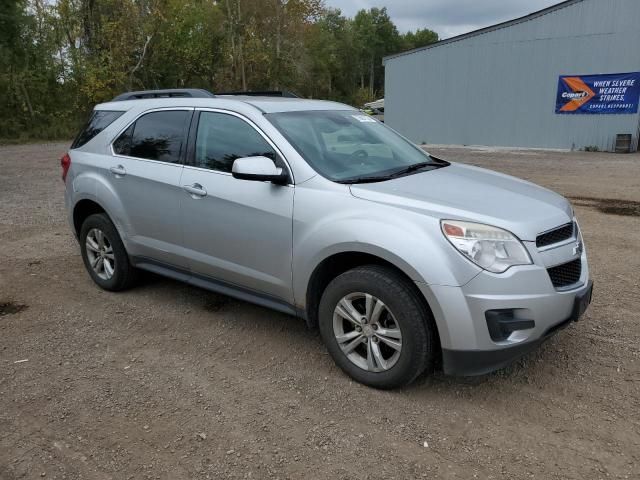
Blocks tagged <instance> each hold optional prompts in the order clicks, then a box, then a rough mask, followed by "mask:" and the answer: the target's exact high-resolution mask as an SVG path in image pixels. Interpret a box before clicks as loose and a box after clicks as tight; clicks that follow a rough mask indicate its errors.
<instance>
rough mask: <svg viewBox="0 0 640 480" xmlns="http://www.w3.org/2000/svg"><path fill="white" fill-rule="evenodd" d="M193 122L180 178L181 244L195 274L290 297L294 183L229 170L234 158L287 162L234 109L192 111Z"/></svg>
mask: <svg viewBox="0 0 640 480" xmlns="http://www.w3.org/2000/svg"><path fill="white" fill-rule="evenodd" d="M194 125H195V126H196V128H194V129H192V131H193V133H194V135H192V137H194V136H195V139H193V140H192V146H193V152H192V153H191V154H190V157H191V158H190V162H189V164H187V165H186V166H185V168H184V173H183V175H182V182H181V183H182V186H183V188H185V190H184V191H183V192H182V212H181V213H182V214H181V218H182V222H183V224H182V225H183V230H184V245H185V247H186V249H187V250H188V252H189V256H190V257H191V260H190V265H191V272H192V274H193V276H194V278H197V277H198V276H202V277H206V278H207V279H214V280H222V281H223V282H226V283H228V284H232V285H233V286H236V287H238V286H240V287H243V288H244V289H247V290H249V291H250V293H253V294H258V295H260V294H264V295H267V296H268V297H270V298H271V299H273V300H283V301H285V302H287V303H292V300H293V299H292V293H291V259H292V231H293V193H294V187H293V185H274V184H273V183H270V182H257V181H249V180H238V179H236V178H233V176H232V175H231V167H232V165H233V161H234V160H235V159H236V158H241V157H248V156H256V155H262V156H266V157H269V158H271V159H273V160H274V161H275V162H276V164H278V166H282V167H283V168H285V169H287V170H288V167H287V165H286V163H285V162H284V160H283V159H282V156H281V155H280V153H278V152H277V150H276V148H275V146H274V144H273V143H272V142H271V141H270V140H269V139H268V138H267V137H266V135H265V134H264V133H263V132H261V131H260V130H259V129H258V128H257V127H256V126H255V125H253V124H252V123H251V122H250V121H248V120H247V119H246V118H243V117H241V116H239V115H237V114H234V113H231V112H224V111H196V114H195V116H194ZM273 297H275V298H273Z"/></svg>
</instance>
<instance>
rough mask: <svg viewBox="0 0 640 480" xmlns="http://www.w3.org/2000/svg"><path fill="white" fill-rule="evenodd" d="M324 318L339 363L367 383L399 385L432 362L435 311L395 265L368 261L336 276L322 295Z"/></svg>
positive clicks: (326, 336)
mask: <svg viewBox="0 0 640 480" xmlns="http://www.w3.org/2000/svg"><path fill="white" fill-rule="evenodd" d="M319 322H320V325H319V326H320V333H321V335H322V339H323V341H324V343H325V345H326V346H327V349H328V350H329V353H330V354H331V356H332V357H333V359H334V361H335V362H336V364H337V365H338V366H339V367H340V368H341V369H342V370H344V371H345V372H346V373H347V374H348V375H349V376H351V377H352V378H353V379H355V380H357V381H358V382H361V383H364V384H365V385H369V386H371V387H375V388H383V389H388V388H396V387H400V386H403V385H407V384H409V383H411V382H412V381H413V380H415V379H416V377H418V376H419V375H420V374H421V373H423V372H424V371H425V369H427V368H429V369H430V368H432V366H433V363H434V360H435V355H436V351H437V342H436V329H435V326H434V323H433V320H432V318H431V313H430V312H429V311H428V309H427V308H426V307H425V305H424V304H423V302H422V301H421V300H420V298H418V296H417V293H416V292H415V291H414V289H413V288H412V285H411V284H410V282H409V281H408V280H407V279H405V278H404V277H403V276H401V275H400V274H398V273H396V272H395V271H394V270H392V269H390V268H387V267H383V266H378V265H369V266H364V267H358V268H355V269H353V270H349V271H347V272H345V273H343V274H342V275H339V276H338V277H336V278H335V279H334V280H333V281H331V283H329V285H328V286H327V288H326V290H325V291H324V293H323V295H322V299H321V301H320V311H319Z"/></svg>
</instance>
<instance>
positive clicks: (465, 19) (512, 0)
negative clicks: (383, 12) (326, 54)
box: [325, 0, 561, 39]
mask: <svg viewBox="0 0 640 480" xmlns="http://www.w3.org/2000/svg"><path fill="white" fill-rule="evenodd" d="M560 1H561V0H325V3H326V4H327V5H328V6H330V7H334V8H339V9H340V10H342V14H343V15H346V16H348V17H353V16H354V15H355V14H356V12H357V11H358V10H361V9H363V8H364V9H369V8H371V7H378V8H382V7H387V12H388V13H389V16H390V17H391V19H392V20H393V22H394V23H395V24H396V26H397V27H398V30H400V31H401V32H406V31H408V30H416V29H418V28H429V29H431V30H434V31H435V32H436V33H438V35H439V36H440V39H445V38H449V37H453V36H455V35H460V34H462V33H466V32H470V31H472V30H477V29H478V28H482V27H487V26H489V25H493V24H496V23H500V22H504V21H506V20H511V19H514V18H517V17H522V16H523V15H527V14H529V13H531V12H535V11H537V10H541V9H543V8H546V7H548V6H550V5H554V4H557V3H560Z"/></svg>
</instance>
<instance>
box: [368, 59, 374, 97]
mask: <svg viewBox="0 0 640 480" xmlns="http://www.w3.org/2000/svg"><path fill="white" fill-rule="evenodd" d="M374 63H375V57H374V56H373V55H372V56H371V70H370V71H369V93H371V96H373V92H374V91H375V86H374V84H373V82H374V81H375V73H374V72H375V66H374Z"/></svg>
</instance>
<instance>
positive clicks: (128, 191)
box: [109, 108, 193, 269]
mask: <svg viewBox="0 0 640 480" xmlns="http://www.w3.org/2000/svg"><path fill="white" fill-rule="evenodd" d="M192 115H193V109H192V108H171V109H161V110H154V111H149V112H145V113H144V114H142V115H141V116H139V117H138V118H137V119H136V121H135V122H133V123H132V124H131V125H130V126H129V127H128V128H126V129H125V130H124V131H123V132H122V133H121V134H120V135H119V136H118V137H117V138H116V140H115V141H114V142H113V144H112V150H113V156H112V157H111V159H110V164H109V174H110V175H111V177H112V184H113V186H114V189H115V190H116V193H117V196H118V197H119V198H120V199H121V201H122V203H123V210H124V211H125V212H126V214H127V222H126V224H125V226H124V227H125V230H126V235H127V240H128V245H127V246H128V248H129V254H130V255H132V256H135V257H138V258H137V259H136V260H137V261H141V260H143V261H158V262H162V263H164V264H170V265H173V266H176V267H181V268H184V269H188V267H189V266H188V261H187V260H186V259H185V257H184V255H183V254H182V251H181V247H182V225H181V222H180V200H181V198H182V195H183V193H184V192H183V190H182V188H181V186H180V177H181V175H182V169H183V158H184V156H185V151H186V144H187V142H186V137H187V132H188V128H189V123H190V121H191V117H192Z"/></svg>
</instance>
